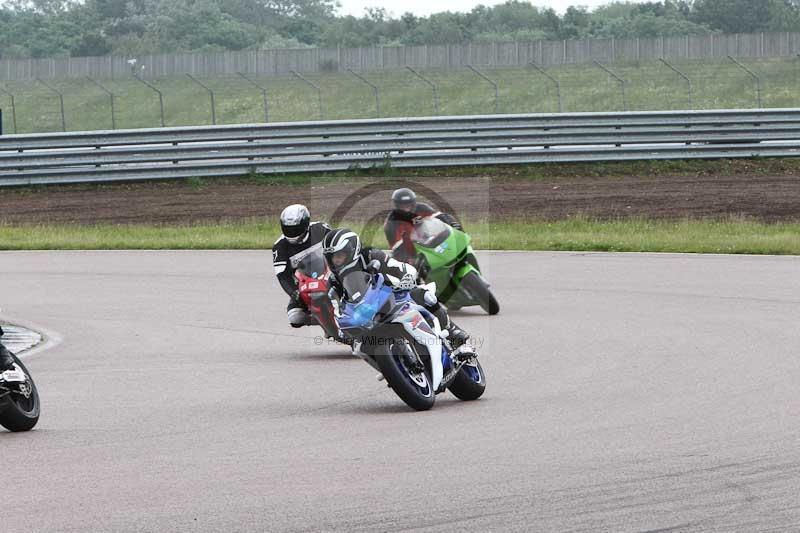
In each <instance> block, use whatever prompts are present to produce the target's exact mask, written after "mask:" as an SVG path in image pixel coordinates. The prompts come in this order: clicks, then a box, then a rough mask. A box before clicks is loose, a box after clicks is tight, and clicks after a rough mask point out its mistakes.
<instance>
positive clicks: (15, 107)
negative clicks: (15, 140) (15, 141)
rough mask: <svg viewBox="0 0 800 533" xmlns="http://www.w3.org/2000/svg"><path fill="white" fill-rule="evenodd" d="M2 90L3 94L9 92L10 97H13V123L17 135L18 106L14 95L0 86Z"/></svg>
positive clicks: (0, 90)
mask: <svg viewBox="0 0 800 533" xmlns="http://www.w3.org/2000/svg"><path fill="white" fill-rule="evenodd" d="M0 92H1V93H3V94H7V95H8V97H9V99H11V124H12V125H13V126H14V134H15V135H16V134H17V133H18V132H17V106H16V104H15V103H14V95H13V94H11V93H10V92H8V91H7V90H5V89H4V88H3V87H0Z"/></svg>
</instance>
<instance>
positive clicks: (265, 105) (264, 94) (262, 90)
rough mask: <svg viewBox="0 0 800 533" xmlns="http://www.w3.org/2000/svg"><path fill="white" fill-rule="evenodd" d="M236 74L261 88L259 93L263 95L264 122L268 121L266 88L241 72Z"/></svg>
mask: <svg viewBox="0 0 800 533" xmlns="http://www.w3.org/2000/svg"><path fill="white" fill-rule="evenodd" d="M237 74H238V75H239V76H241V77H242V78H243V79H245V80H247V81H248V82H250V83H252V84H253V85H255V86H256V87H258V88H259V89H261V95H262V96H263V97H264V122H269V100H268V99H267V88H266V87H263V86H261V85H259V84H258V83H256V81H255V80H253V79H250V78H248V77H247V76H246V75H245V74H244V73H243V72H237Z"/></svg>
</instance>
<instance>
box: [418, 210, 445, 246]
mask: <svg viewBox="0 0 800 533" xmlns="http://www.w3.org/2000/svg"><path fill="white" fill-rule="evenodd" d="M451 230H452V228H451V227H450V226H448V225H447V224H445V223H444V222H442V221H441V220H439V219H438V218H434V217H425V218H423V219H421V220H420V221H419V222H418V223H415V224H414V231H412V232H411V240H412V241H414V242H415V243H416V244H418V245H420V246H424V247H425V248H436V247H437V246H439V245H440V244H442V243H443V242H444V241H446V240H447V238H448V237H449V236H450V232H451Z"/></svg>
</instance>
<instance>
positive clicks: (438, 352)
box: [338, 272, 486, 411]
mask: <svg viewBox="0 0 800 533" xmlns="http://www.w3.org/2000/svg"><path fill="white" fill-rule="evenodd" d="M342 285H343V286H344V289H345V291H346V293H347V294H348V295H350V297H349V298H350V299H349V300H347V301H344V302H343V305H342V307H341V309H340V310H339V313H338V322H339V329H340V330H341V332H342V334H343V335H344V337H345V338H346V339H350V340H352V341H353V352H354V353H355V354H357V355H358V356H359V357H361V358H362V359H364V360H365V361H366V362H367V363H369V364H370V365H371V366H372V367H373V368H375V369H376V370H378V371H379V372H380V373H381V376H382V378H383V379H386V382H387V383H388V385H389V386H390V387H391V388H392V389H393V390H394V391H395V393H397V395H398V396H399V397H400V399H402V400H403V401H404V402H405V403H407V404H408V405H409V406H410V407H412V408H413V409H416V410H418V411H425V410H427V409H430V408H431V407H433V404H434V402H435V400H436V395H437V394H439V393H441V392H444V391H445V390H447V389H449V390H450V392H452V393H453V394H454V395H455V396H456V397H457V398H459V399H461V400H477V399H478V398H480V397H481V395H482V394H483V392H484V390H485V389H486V377H485V376H484V373H483V368H481V364H480V363H479V362H478V359H477V354H475V352H474V350H472V349H471V348H467V347H466V346H465V347H461V348H459V349H456V350H453V351H452V353H451V350H450V349H449V347H448V345H447V343H445V342H444V340H443V337H446V334H445V335H443V333H442V329H441V327H440V325H439V321H438V320H437V319H436V317H435V316H433V314H431V313H430V312H428V311H427V310H426V309H425V308H424V307H422V306H420V305H418V304H416V303H415V302H414V301H413V300H412V299H411V296H410V294H409V292H408V291H402V290H396V289H392V288H391V287H389V286H387V285H386V284H385V283H384V278H383V275H381V274H377V275H371V274H368V273H366V272H352V273H350V274H348V275H347V276H345V278H344V280H343V281H342Z"/></svg>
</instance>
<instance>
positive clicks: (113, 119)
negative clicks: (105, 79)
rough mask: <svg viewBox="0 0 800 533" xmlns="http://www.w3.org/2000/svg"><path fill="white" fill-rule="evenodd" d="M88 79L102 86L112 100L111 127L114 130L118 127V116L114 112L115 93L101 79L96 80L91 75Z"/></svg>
mask: <svg viewBox="0 0 800 533" xmlns="http://www.w3.org/2000/svg"><path fill="white" fill-rule="evenodd" d="M86 79H87V80H89V81H90V82H92V83H93V84H95V85H96V86H98V87H100V89H102V90H103V91H104V92H105V93H106V94H107V95H108V97H109V99H110V100H111V129H112V130H115V129H117V118H116V113H115V112H114V93H112V92H111V91H109V90H108V89H106V87H105V86H104V85H103V84H101V83H100V82H99V81H97V80H95V79H94V78H92V77H91V76H86Z"/></svg>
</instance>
